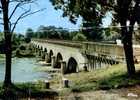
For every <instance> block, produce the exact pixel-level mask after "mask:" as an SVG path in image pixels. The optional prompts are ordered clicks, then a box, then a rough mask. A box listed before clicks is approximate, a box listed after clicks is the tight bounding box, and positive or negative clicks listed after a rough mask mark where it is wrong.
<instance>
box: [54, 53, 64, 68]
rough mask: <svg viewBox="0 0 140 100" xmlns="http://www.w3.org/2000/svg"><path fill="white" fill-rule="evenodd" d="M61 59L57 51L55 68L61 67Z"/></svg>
mask: <svg viewBox="0 0 140 100" xmlns="http://www.w3.org/2000/svg"><path fill="white" fill-rule="evenodd" d="M62 60H63V57H62V54H61V53H58V54H57V56H56V66H55V67H56V68H61V61H62Z"/></svg>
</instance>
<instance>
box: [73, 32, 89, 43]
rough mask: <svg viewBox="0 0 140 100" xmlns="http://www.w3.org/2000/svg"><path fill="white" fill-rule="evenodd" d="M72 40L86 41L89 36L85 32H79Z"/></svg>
mask: <svg viewBox="0 0 140 100" xmlns="http://www.w3.org/2000/svg"><path fill="white" fill-rule="evenodd" d="M72 40H74V41H86V40H87V38H86V37H85V36H84V35H83V34H81V33H78V34H77V35H76V36H74V37H73V39H72Z"/></svg>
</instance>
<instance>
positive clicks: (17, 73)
mask: <svg viewBox="0 0 140 100" xmlns="http://www.w3.org/2000/svg"><path fill="white" fill-rule="evenodd" d="M37 67H40V65H39V64H38V63H37V62H36V59H35V58H13V59H12V81H13V82H34V81H37V80H46V79H48V77H49V75H48V74H47V73H46V72H39V71H37V70H36V68H37ZM4 75H5V62H4V61H2V62H0V81H3V80H4Z"/></svg>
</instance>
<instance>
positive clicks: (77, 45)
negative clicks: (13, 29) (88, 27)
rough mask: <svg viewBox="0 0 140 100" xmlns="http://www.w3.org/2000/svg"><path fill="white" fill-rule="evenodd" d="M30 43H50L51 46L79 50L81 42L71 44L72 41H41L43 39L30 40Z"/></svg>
mask: <svg viewBox="0 0 140 100" xmlns="http://www.w3.org/2000/svg"><path fill="white" fill-rule="evenodd" d="M32 41H37V42H40V43H51V44H57V45H62V46H68V47H76V48H81V47H82V42H75V41H74V42H73V41H67V40H45V39H44V40H43V39H32Z"/></svg>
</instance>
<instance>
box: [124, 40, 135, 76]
mask: <svg viewBox="0 0 140 100" xmlns="http://www.w3.org/2000/svg"><path fill="white" fill-rule="evenodd" d="M123 46H124V52H125V57H126V64H127V72H128V74H129V76H133V75H134V74H135V65H134V60H133V47H132V44H131V43H129V42H127V43H124V44H123Z"/></svg>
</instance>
